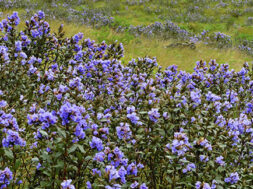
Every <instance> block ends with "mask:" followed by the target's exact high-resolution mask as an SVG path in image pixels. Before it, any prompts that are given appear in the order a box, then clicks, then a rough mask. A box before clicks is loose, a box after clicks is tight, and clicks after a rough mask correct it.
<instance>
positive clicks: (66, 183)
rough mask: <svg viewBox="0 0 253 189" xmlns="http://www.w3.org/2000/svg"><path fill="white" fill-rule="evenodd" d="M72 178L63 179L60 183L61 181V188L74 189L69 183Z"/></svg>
mask: <svg viewBox="0 0 253 189" xmlns="http://www.w3.org/2000/svg"><path fill="white" fill-rule="evenodd" d="M71 182H72V180H71V179H69V180H64V181H63V182H62V183H61V188H62V189H75V187H74V185H72V184H71Z"/></svg>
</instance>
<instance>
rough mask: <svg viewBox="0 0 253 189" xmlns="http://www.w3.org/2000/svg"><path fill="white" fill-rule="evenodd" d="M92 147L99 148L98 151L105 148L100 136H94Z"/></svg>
mask: <svg viewBox="0 0 253 189" xmlns="http://www.w3.org/2000/svg"><path fill="white" fill-rule="evenodd" d="M90 147H91V148H97V150H98V151H101V150H103V148H104V147H103V141H102V140H101V139H100V138H97V137H95V136H93V137H92V141H91V142H90Z"/></svg>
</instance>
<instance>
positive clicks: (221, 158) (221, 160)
mask: <svg viewBox="0 0 253 189" xmlns="http://www.w3.org/2000/svg"><path fill="white" fill-rule="evenodd" d="M223 159H224V158H223V157H222V156H219V157H217V158H216V160H215V162H216V163H218V164H220V165H221V166H223V165H225V162H224V161H223Z"/></svg>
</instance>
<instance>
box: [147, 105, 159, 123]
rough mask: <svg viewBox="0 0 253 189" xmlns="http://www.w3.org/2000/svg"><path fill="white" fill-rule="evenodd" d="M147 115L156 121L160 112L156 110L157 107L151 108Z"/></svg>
mask: <svg viewBox="0 0 253 189" xmlns="http://www.w3.org/2000/svg"><path fill="white" fill-rule="evenodd" d="M148 116H149V119H150V120H151V121H153V122H155V123H156V122H157V119H158V118H159V117H160V113H159V112H158V109H157V108H152V109H151V110H150V111H149V112H148Z"/></svg>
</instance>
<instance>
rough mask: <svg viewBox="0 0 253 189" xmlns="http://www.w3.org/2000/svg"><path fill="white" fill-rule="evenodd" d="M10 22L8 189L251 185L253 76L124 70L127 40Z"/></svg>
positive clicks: (1, 69)
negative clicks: (110, 41)
mask: <svg viewBox="0 0 253 189" xmlns="http://www.w3.org/2000/svg"><path fill="white" fill-rule="evenodd" d="M44 17H45V14H44V13H43V12H41V11H39V12H38V13H37V14H35V15H34V16H33V17H32V18H31V19H30V20H28V21H26V24H25V28H24V29H23V30H22V31H18V30H17V29H16V27H17V25H18V24H19V22H20V19H19V17H18V14H17V13H13V15H11V16H9V17H8V18H7V19H4V20H2V21H1V22H0V31H1V33H0V73H1V74H0V81H1V82H0V129H1V132H0V140H1V145H0V187H1V188H9V187H13V188H15V187H16V188H19V187H23V188H108V189H111V188H112V189H116V188H140V189H146V188H148V187H149V188H194V187H195V188H216V187H217V188H218V187H219V188H247V187H250V186H251V184H252V180H253V179H252V177H253V175H252V169H253V164H252V159H253V157H252V156H253V154H252V148H253V145H252V144H253V129H252V116H253V102H252V94H253V75H252V69H250V68H249V66H248V65H247V64H245V65H244V66H243V68H242V69H241V70H240V71H239V72H235V71H234V70H229V66H228V65H226V64H222V65H219V64H217V63H216V62H215V61H211V62H210V63H209V64H206V62H203V61H200V62H197V64H196V67H195V68H194V71H193V72H192V73H187V72H185V71H179V70H178V69H177V67H176V66H169V67H168V68H166V69H165V70H162V69H161V67H159V66H158V64H157V61H156V59H155V58H153V59H151V58H148V57H145V58H138V59H136V60H132V61H130V62H129V63H128V64H127V65H123V64H122V63H121V60H120V59H121V58H122V57H123V54H124V49H123V46H122V44H119V43H116V42H115V43H113V44H111V45H107V44H106V43H105V42H102V43H100V44H96V43H95V42H94V41H91V40H90V39H86V40H83V39H82V38H83V35H82V34H81V33H78V34H76V35H75V36H73V37H71V38H66V37H64V33H63V26H61V27H60V28H59V31H58V33H54V34H53V33H51V32H50V26H49V24H48V23H47V22H46V21H45V20H44Z"/></svg>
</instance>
